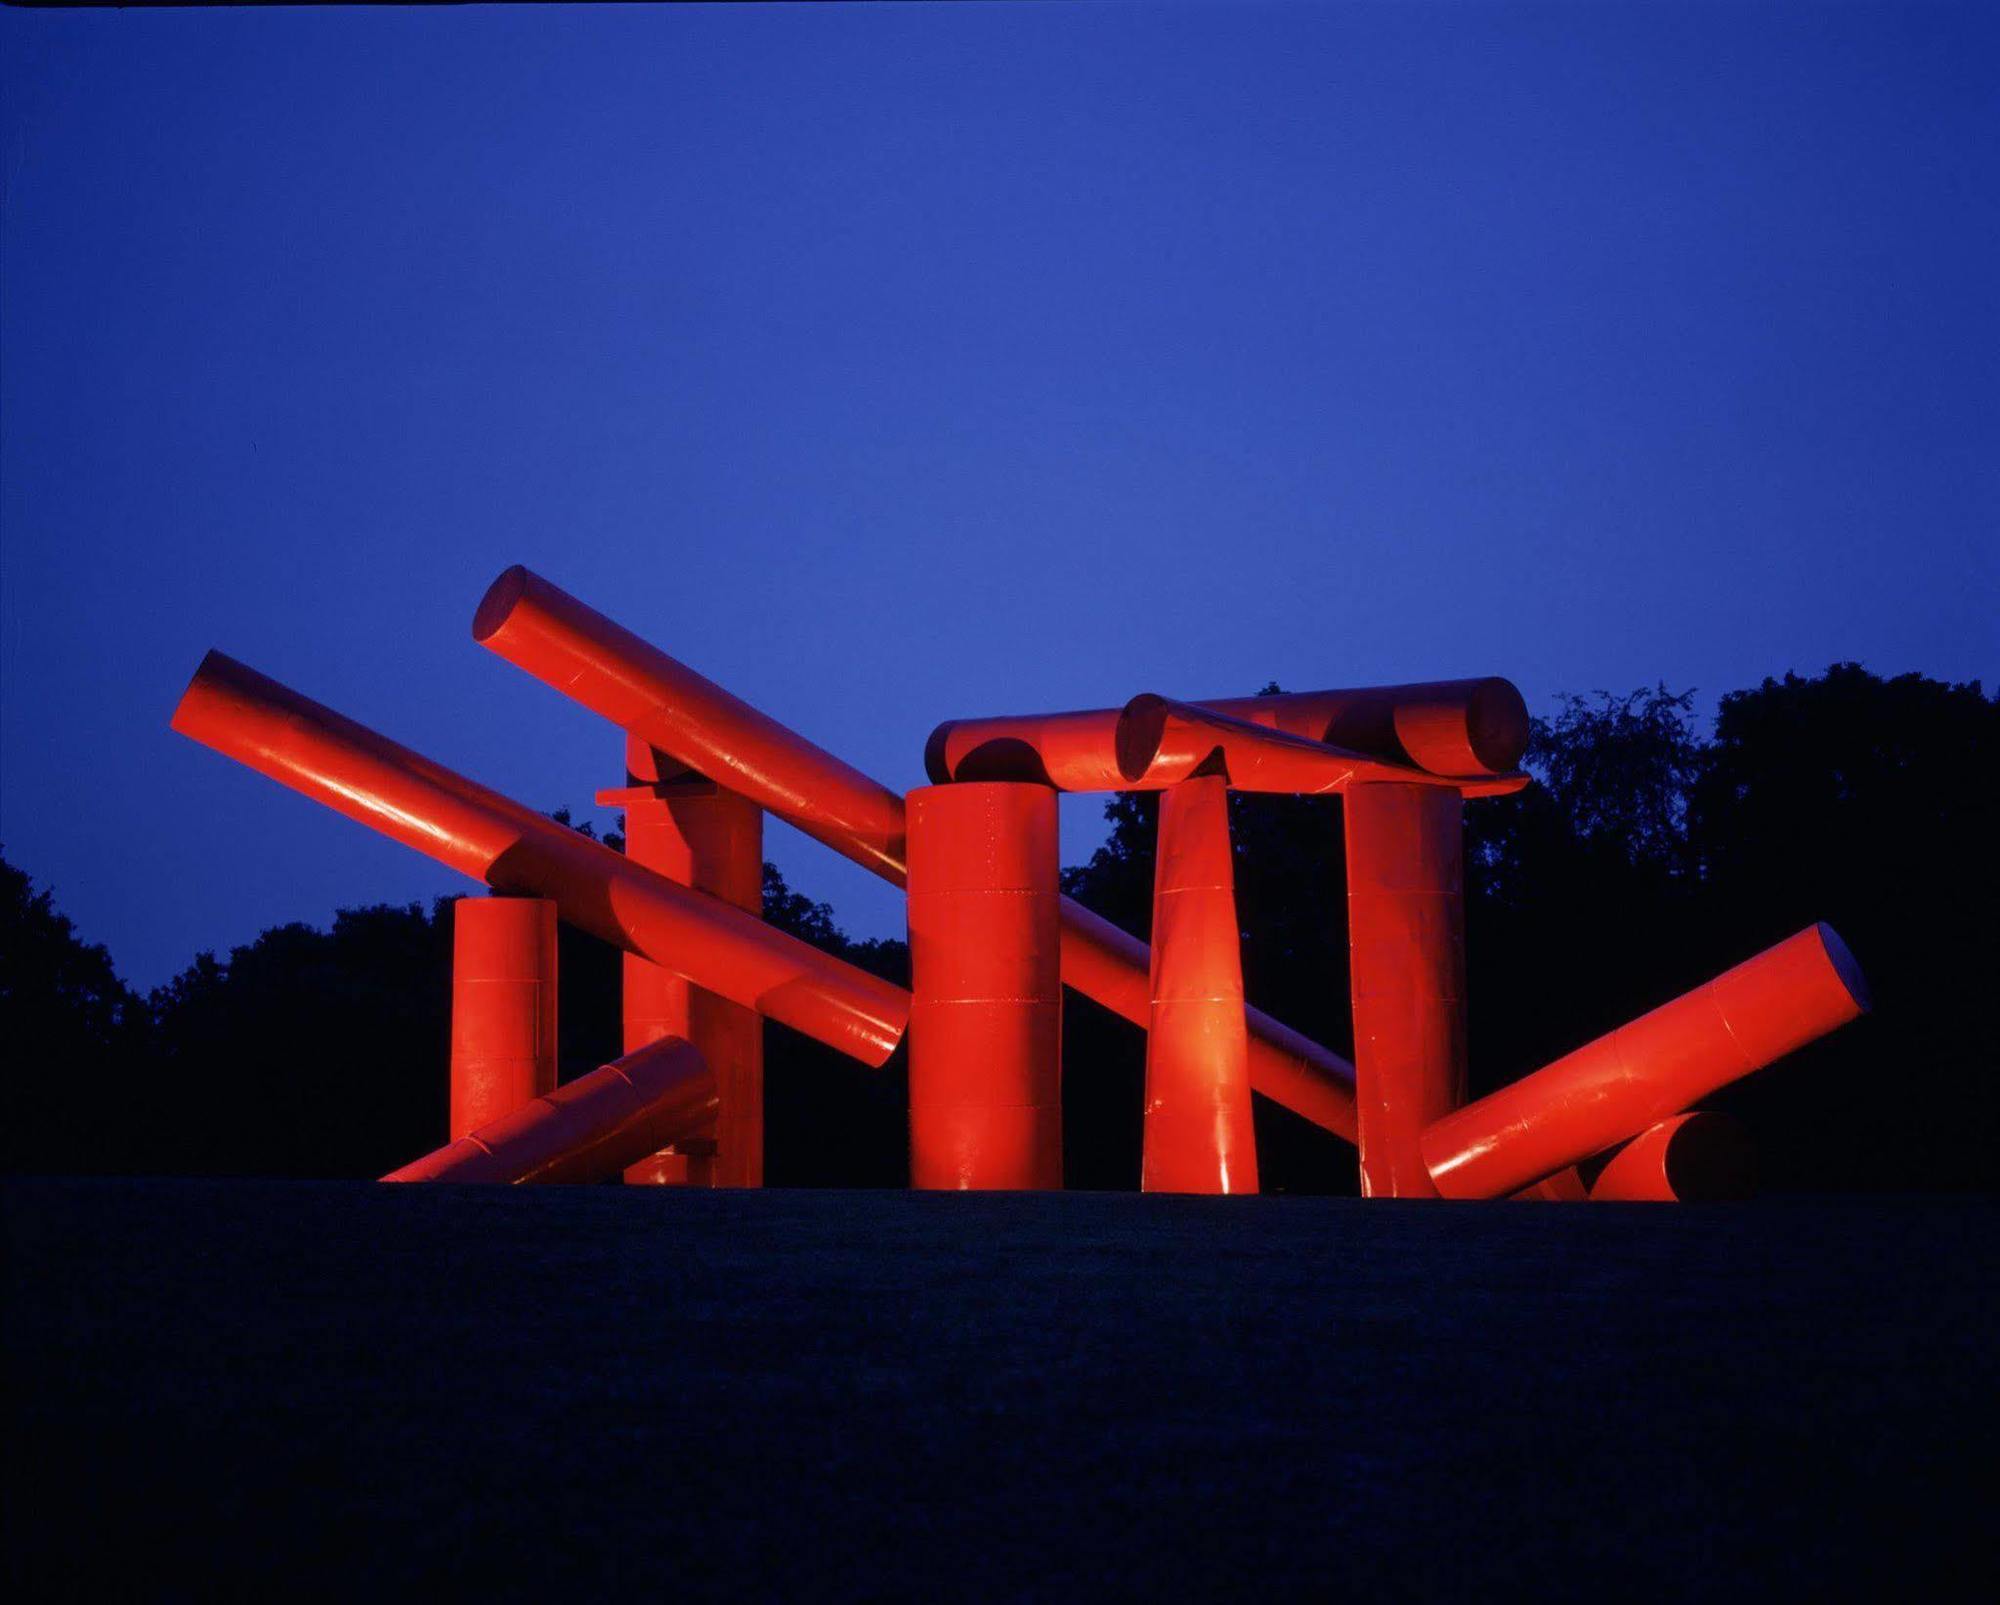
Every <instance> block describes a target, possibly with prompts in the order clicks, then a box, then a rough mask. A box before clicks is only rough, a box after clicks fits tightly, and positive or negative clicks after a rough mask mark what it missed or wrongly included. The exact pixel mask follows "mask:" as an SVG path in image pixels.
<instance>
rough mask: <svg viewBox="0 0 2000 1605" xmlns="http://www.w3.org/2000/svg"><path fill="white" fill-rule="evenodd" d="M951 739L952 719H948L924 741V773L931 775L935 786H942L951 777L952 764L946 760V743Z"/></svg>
mask: <svg viewBox="0 0 2000 1605" xmlns="http://www.w3.org/2000/svg"><path fill="white" fill-rule="evenodd" d="M950 739H951V721H950V720H949V719H947V720H945V722H944V723H943V724H941V725H939V726H938V727H937V728H936V729H935V730H933V731H932V732H931V733H930V738H929V739H928V740H927V741H925V743H924V773H925V774H927V775H929V776H930V777H931V784H932V785H933V786H942V785H944V784H945V783H946V782H948V781H949V780H950V779H951V765H950V764H948V763H946V762H945V743H946V742H948V741H949V740H950Z"/></svg>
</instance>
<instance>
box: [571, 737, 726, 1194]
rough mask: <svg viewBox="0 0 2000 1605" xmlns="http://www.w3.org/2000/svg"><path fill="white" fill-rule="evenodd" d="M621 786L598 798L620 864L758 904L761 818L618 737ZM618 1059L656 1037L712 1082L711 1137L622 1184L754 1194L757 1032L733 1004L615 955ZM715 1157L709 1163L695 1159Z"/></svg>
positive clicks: (641, 744)
mask: <svg viewBox="0 0 2000 1605" xmlns="http://www.w3.org/2000/svg"><path fill="white" fill-rule="evenodd" d="M625 743H626V757H625V762H626V785H625V787H624V788H623V789H622V790H619V791H609V792H600V793H599V794H598V798H597V800H598V802H599V803H600V804H601V805H605V806H611V807H619V808H622V809H624V811H625V856H626V857H627V858H629V859H631V860H632V862H633V863H635V864H640V865H643V866H644V867H645V868H647V869H650V870H653V871H655V872H656V873H658V874H661V875H664V876H666V878H667V879H668V880H671V881H673V882H675V883H676V884H678V885H681V886H689V887H692V888H693V889H694V890H696V891H698V892H706V893H708V894H709V895H710V896H711V897H719V898H721V899H722V900H723V901H724V902H726V903H730V904H733V905H734V906H735V907H737V908H740V909H743V910H745V911H746V912H749V913H752V914H757V913H760V912H761V910H762V908H763V902H764V814H763V810H762V809H760V808H759V807H758V806H757V805H756V804H755V803H753V802H751V801H750V800H749V799H748V798H747V797H739V796H738V795H737V794H736V793H735V792H733V791H730V790H728V789H726V788H725V787H722V786H718V785H716V784H715V783H714V782H713V781H711V780H707V779H705V778H704V777H702V776H700V775H695V774H692V773H690V772H688V771H686V770H683V769H682V768H681V767H680V765H679V764H678V763H677V762H675V761H674V760H673V759H670V758H669V759H664V760H663V758H662V755H661V754H660V753H659V752H657V751H656V750H655V749H654V748H653V747H651V746H650V745H649V744H648V743H646V742H645V741H643V740H641V739H640V738H639V737H637V736H627V737H626V738H625ZM623 958H624V969H623V992H622V1012H623V1020H624V1036H625V1051H626V1052H627V1053H629V1052H631V1051H632V1050H633V1049H634V1048H638V1047H643V1046H644V1045H645V1044H646V1043H648V1042H656V1041H658V1040H659V1039H660V1038H661V1037H669V1036H674V1037H685V1038H687V1040H688V1041H690V1042H692V1043H693V1044H694V1045H695V1046H696V1047H697V1048H699V1049H700V1050H701V1055H702V1057H703V1058H704V1059H706V1060H707V1061H708V1063H709V1065H710V1066H711V1067H712V1068H713V1069H714V1071H715V1078H716V1087H717V1091H718V1096H719V1098H720V1112H719V1113H718V1115H717V1117H716V1129H715V1130H714V1131H713V1132H710V1133H705V1134H704V1136H705V1137H707V1138H709V1139H712V1144H711V1143H703V1142H700V1141H697V1142H696V1143H694V1144H692V1145H689V1150H688V1151H683V1152H676V1153H674V1154H671V1155H664V1156H661V1162H660V1163H658V1164H655V1163H652V1162H650V1161H649V1162H645V1163H642V1164H639V1165H635V1166H633V1167H632V1168H631V1169H630V1170H628V1171H627V1172H626V1175H625V1180H626V1181H627V1182H629V1183H638V1184H646V1183H656V1182H661V1181H665V1180H669V1179H673V1180H678V1179H680V1178H681V1177H683V1176H685V1177H686V1178H687V1179H688V1180H690V1181H692V1182H694V1183H696V1184H697V1185H713V1186H717V1187H761V1186H762V1185H763V1184H764V1023H763V1021H762V1020H760V1019H758V1017H757V1016H756V1015H755V1014H754V1013H752V1012H751V1011H750V1010H749V1009H746V1008H744V1007H743V1006H742V1005H741V1004H739V1003H732V1002H730V1001H729V999H727V998H724V997H718V996H717V995H716V994H715V993H713V992H711V991H709V990H708V989H707V988H706V987H699V986H696V985H694V983H693V982H691V981H687V980H684V979H683V978H682V977H680V976H678V975H675V974H674V973H673V972H672V971H671V970H664V969H662V968H660V966H659V965H657V964H654V963H652V962H650V961H649V960H647V959H642V958H640V957H638V956H637V955H636V954H632V953H627V954H625V955H624V956H623ZM711 1145H712V1146H713V1149H714V1152H713V1153H712V1154H710V1153H706V1152H703V1151H701V1150H702V1149H704V1148H706V1147H708V1146H711Z"/></svg>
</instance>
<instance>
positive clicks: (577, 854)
mask: <svg viewBox="0 0 2000 1605" xmlns="http://www.w3.org/2000/svg"><path fill="white" fill-rule="evenodd" d="M173 727H174V729H176V730H178V731H179V732H180V733H181V734H182V735H184V736H191V737H193V738H194V739H195V740H196V741H200V742H203V743H204V744H206V745H208V746H210V747H213V748H215V750H216V751H218V752H220V753H222V754H223V755H224V756H226V757H230V758H234V759H236V760H237V761H238V762H239V763H243V764H247V765H248V766H249V767H250V768H252V769H255V770H257V771H258V772H259V773H261V774H265V775H268V776H270V777H271V778H272V779H273V780H276V781H279V782H280V783H282V784H284V785H287V786H290V787H291V788H292V789H293V790H294V791H297V792H301V793H303V794H304V795H305V796H308V797H311V798H312V799H314V800H315V801H316V802H322V803H325V804H326V805H327V806H328V807H330V808H333V809H335V810H336V811H337V812H340V813H343V814H345V815H347V816H348V818H350V819H354V820H358V821H360V822H361V823H362V824H364V825H367V826H369V827H371V828H372V829H375V830H379V831H380V832H381V833H382V834H383V835H385V836H388V837H389V838H391V839H392V840H394V841H399V842H401V843H403V845H404V846H406V847H414V848H416V849H417V851H418V852H420V853H426V854H428V855H429V856H430V857H432V858H435V859H436V860H437V861H438V862H439V863H441V864H445V865H448V866H450V867H451V868H452V869H456V870H459V871H460V872H462V873H463V874H467V875H470V876H472V877H473V879H475V880H482V881H485V882H486V883H487V884H488V885H489V886H491V887H492V888H493V889H494V890H495V891H499V892H511V893H517V894H521V895H526V896H532V897H547V898H552V899H554V901H555V903H556V906H557V908H558V910H559V911H560V912H561V914H562V917H563V918H564V919H566V920H567V921H569V923H570V924H572V925H575V926H577V927H579V928H580V929H582V930H586V931H588V932H590V933H591V934H592V935H593V936H597V937H601V938H602V939H603V940H605V941H607V942H610V943H612V944H613V945H614V946H616V947H621V948H623V949H625V950H626V951H627V952H630V953H637V954H638V955H639V956H640V957H642V958H646V959H650V960H652V962H653V963H655V964H658V965H660V966H662V967H663V968H665V969H670V970H672V971H673V972H674V973H675V974H677V975H684V976H686V977H687V978H688V979H689V980H690V981H693V982H694V983H695V984H696V985H697V986H702V987H706V988H707V989H708V990H709V991H711V992H714V993H716V994H718V995H719V996H722V997H725V998H728V999H729V1000H730V1001H731V1002H734V1003H740V1004H742V1005H743V1006H744V1007H745V1008H748V1009H755V1010H756V1011H757V1012H758V1013H759V1014H762V1015H764V1016H766V1017H767V1018H769V1019H773V1020H777V1021H779V1022H780V1023H781V1024H784V1025H788V1026H791V1027H792V1028H793V1029H794V1030H795V1031H801V1032H803V1033H805V1035H807V1036H809V1037H813V1038H815V1039H817V1040H818V1041H820V1042H824V1043H826V1044H827V1045H828V1046H829V1047H833V1048H838V1049H839V1050H840V1051H841V1052H843V1053H847V1054H851V1055H853V1056H854V1057H855V1058H857V1059H859V1060H861V1061H862V1062H863V1063H864V1064H870V1065H880V1064H882V1063H884V1062H885V1061H886V1060H887V1059H888V1058H889V1056H890V1055H891V1054H892V1053H894V1052H895V1051H896V1044H897V1043H898V1042H899V1041H901V1040H902V1036H903V1028H904V1026H905V1025H906V1024H907V1023H908V1021H909V1013H910V994H909V993H908V992H906V991H905V990H904V989H903V988H901V987H899V986H895V985H893V984H891V983H890V982H888V981H884V980H880V979H878V978H877V977H875V976H872V975H869V974H868V973H867V972H866V971H864V970H859V969H856V968H855V967H854V966H853V965H851V964H844V963H842V962H841V961H840V960H839V959H836V958H834V957H832V956H831V955H830V954H826V953H822V952H820V951H819V950H818V949H817V948H815V947H811V946H808V945H807V944H806V943H804V942H801V941H800V940H798V938H796V937H793V936H788V935H786V934H785V933H784V932H783V931H779V930H774V929H773V928H772V927H771V926H769V925H766V924H765V923H764V922H763V921H762V920H760V919H759V918H757V916H756V915H754V914H749V913H746V912H745V911H744V910H742V909H740V908H735V907H733V906H731V905H730V904H728V903H725V902H723V901H722V900H721V899H720V898H716V897H710V896H708V895H707V894H706V893H704V892H696V891H691V890H689V889H688V888H687V887H684V886H677V885H675V884H674V882H672V881H670V880H668V879H666V878H665V877H664V876H662V875H656V874H654V873H653V872H652V871H651V870H648V869H643V868H641V867H640V866H639V865H637V864H634V863H632V862H630V861H629V860H627V859H626V858H625V857H624V856H623V855H621V854H619V853H614V852H613V851H612V850H611V849H610V848H608V847H606V846H604V845H603V844H602V843H599V842H594V841H591V840H589V839H588V838H586V837H584V836H581V835H579V834H578V833H577V832H575V831H573V830H571V829H569V828H568V827H566V826H563V825H558V824H556V823H555V822H554V821H553V820H550V819H545V818H543V817H542V816H541V815H540V814H538V813H536V812H534V810H533V809H530V808H524V807H522V806H521V804H519V803H516V802H513V801H510V800H509V799H508V798H505V797H503V796H501V795H500V794H499V793H498V792H496V791H491V790H489V789H488V788H487V787H485V786H481V785H479V784H477V783H476V782H474V781H470V780H467V779H466V778H465V777H464V776H463V775H458V774H454V773H453V772H452V771H451V770H449V769H446V768H445V767H444V766H443V765H441V764H435V763H432V762H431V761H430V760H429V759H428V758H424V757H420V756H419V755H418V754H416V753H414V752H412V751H410V750H409V748H407V747H402V746H398V745H397V744H396V743H395V742H393V741H390V740H389V739H388V738H387V737H385V736H380V735H377V734H376V733H375V732H374V731H372V730H370V729H368V728H366V727H365V726H363V725H359V724H356V723H355V722H354V721H353V720H351V719H347V718H344V717H343V716H341V715H340V714H337V713H335V712H334V711H333V710H332V709H331V708H326V707H322V706H321V705H320V704H319V703H317V702H314V701H312V700H310V699H309V698H307V697H303V696H300V695H299V694H298V693H297V692H296V691H291V690H288V689H286V688H285V687H284V686H281V685H279V684H278V683H277V681H275V680H271V679H268V678H266V677H265V676H264V675H261V674H259V673H257V671H256V670H254V669H251V668H248V667H246V666H245V665H243V664H241V663H238V662H237V661H236V660H235V659H233V658H230V657H226V656H224V655H223V654H222V653H220V652H211V653H209V655H208V656H207V657H206V658H204V659H203V660H202V665H201V667H200V669H198V670H197V671H196V672H195V677H194V679H193V681H192V682H191V683H190V684H189V686H188V688H187V692H186V694H185V695H183V696H182V698H181V701H180V706H179V707H177V708H176V709H175V710H174V718H173Z"/></svg>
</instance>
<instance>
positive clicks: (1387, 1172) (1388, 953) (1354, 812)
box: [1342, 785, 1533, 1198]
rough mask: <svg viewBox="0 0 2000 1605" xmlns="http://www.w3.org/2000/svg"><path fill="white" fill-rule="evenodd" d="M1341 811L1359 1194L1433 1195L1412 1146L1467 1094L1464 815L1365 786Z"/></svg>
mask: <svg viewBox="0 0 2000 1605" xmlns="http://www.w3.org/2000/svg"><path fill="white" fill-rule="evenodd" d="M1342 811H1343V813H1344V815H1345V835H1346V847H1347V940H1348V947H1349V950H1350V960H1351V962H1350V975H1351V982H1352V994H1353V1000H1354V1086H1355V1102H1356V1106H1357V1108H1358V1109H1359V1112H1360V1135H1361V1141H1360V1144H1359V1147H1360V1149H1361V1192H1362V1196H1363V1197H1366V1198H1430V1197H1435V1196H1436V1194H1437V1189H1436V1188H1435V1187H1434V1186H1433V1185H1432V1183H1431V1177H1430V1173H1429V1171H1428V1170H1426V1169H1425V1167H1424V1159H1423V1154H1422V1151H1421V1149H1420V1147H1419V1143H1420V1139H1421V1138H1422V1136H1423V1133H1424V1130H1425V1128H1426V1127H1428V1126H1429V1125H1431V1124H1432V1122H1434V1121H1436V1120H1437V1119H1439V1118H1440V1117H1441V1116H1443V1115H1446V1114H1449V1113H1450V1112H1451V1111H1452V1110H1453V1109H1456V1108H1457V1107H1458V1106H1459V1105H1460V1104H1462V1103H1463V1102H1464V1101H1465V1091H1466V1070H1465V852H1464V829H1463V807H1462V804H1461V803H1460V801H1459V797H1458V793H1457V792H1455V791H1451V790H1447V789H1443V788H1440V787H1436V786H1401V785H1364V786H1356V787H1354V788H1353V789H1352V790H1351V791H1349V792H1348V793H1347V798H1346V801H1345V803H1344V805H1343V810H1342ZM1530 1179H1533V1178H1530ZM1510 1190H1511V1189H1510Z"/></svg>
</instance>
